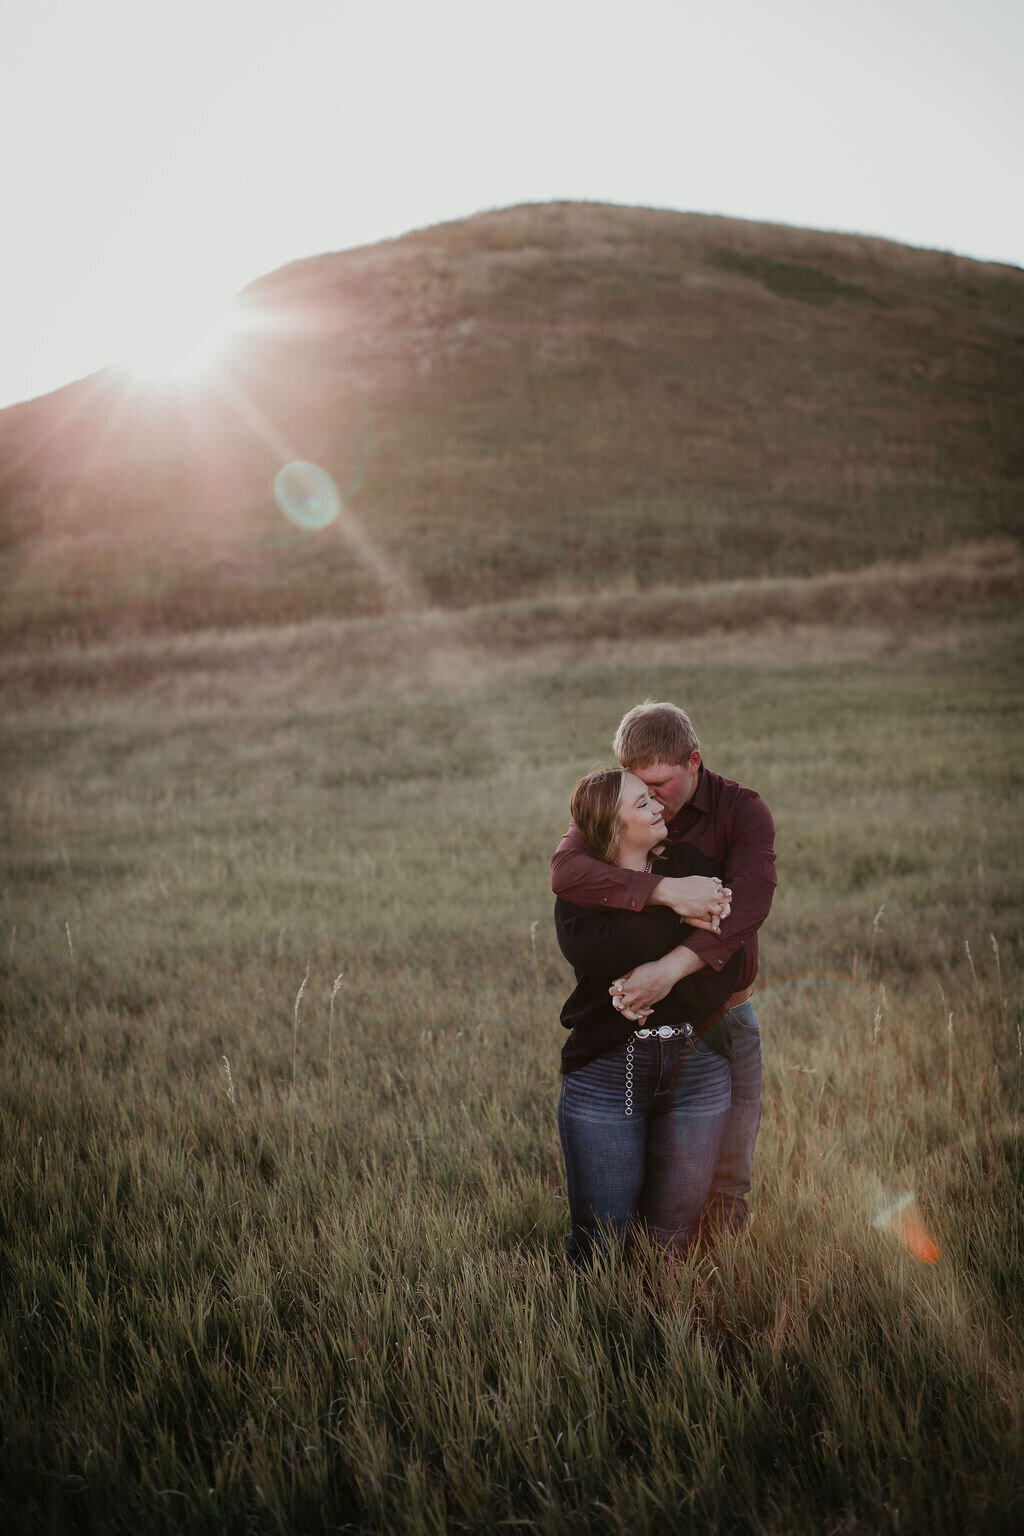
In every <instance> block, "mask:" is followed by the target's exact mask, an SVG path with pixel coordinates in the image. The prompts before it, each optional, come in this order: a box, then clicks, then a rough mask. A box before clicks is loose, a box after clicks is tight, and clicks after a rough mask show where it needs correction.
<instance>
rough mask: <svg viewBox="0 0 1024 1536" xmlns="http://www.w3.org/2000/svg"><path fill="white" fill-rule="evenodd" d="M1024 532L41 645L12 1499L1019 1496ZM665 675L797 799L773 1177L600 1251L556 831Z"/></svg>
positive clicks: (283, 1527)
mask: <svg viewBox="0 0 1024 1536" xmlns="http://www.w3.org/2000/svg"><path fill="white" fill-rule="evenodd" d="M769 275H772V274H769ZM990 553H991V552H990ZM1018 558H1019V557H1018V555H1017V554H1016V553H1015V552H1014V550H1013V549H1012V548H1010V547H1007V548H1005V549H1004V550H1003V554H1002V556H1001V557H1000V558H999V559H997V560H995V561H993V560H992V559H991V558H988V559H987V560H986V559H985V558H979V560H978V562H977V564H976V566H975V567H974V570H975V574H976V575H977V572H978V571H979V570H980V571H981V575H980V576H979V577H978V583H977V585H975V586H972V585H971V578H970V562H969V561H968V562H967V564H966V565H965V564H964V562H962V561H957V562H954V566H953V567H952V568H946V569H945V574H944V575H943V576H942V579H941V580H940V579H939V577H938V576H937V575H936V573H935V571H934V570H932V571H931V572H929V571H928V570H927V569H925V568H919V569H917V570H916V571H915V572H908V571H903V572H902V573H901V572H900V571H898V570H894V569H891V568H889V569H886V570H880V571H876V572H875V573H874V575H873V576H871V575H864V574H863V573H861V574H860V575H858V576H857V577H856V578H855V579H854V578H853V577H850V578H849V579H846V580H845V581H839V580H838V578H837V579H836V581H834V582H833V584H832V585H831V586H829V585H828V582H827V581H826V582H825V584H824V586H823V585H822V581H821V580H818V581H817V583H816V582H815V580H808V581H806V582H803V583H801V582H799V581H796V580H793V581H788V582H784V583H781V584H779V583H776V584H773V583H771V582H756V581H750V582H748V583H747V584H746V585H743V584H742V583H741V584H739V585H738V586H735V585H734V586H731V587H729V586H726V587H722V588H721V589H716V588H708V589H706V590H702V591H701V592H700V593H698V594H693V593H684V592H675V593H674V592H673V591H672V590H671V588H665V589H663V590H662V591H661V592H660V594H654V595H653V597H652V600H651V606H650V608H649V609H645V605H644V604H643V603H642V602H641V603H637V604H634V605H628V604H627V605H626V606H627V609H628V620H629V622H628V624H626V625H625V627H624V626H623V622H622V607H623V605H622V603H621V602H619V603H617V604H616V603H614V602H613V601H612V600H611V599H610V598H597V597H595V598H590V599H588V598H587V597H586V596H585V595H581V596H579V597H578V598H577V599H574V600H569V599H562V600H558V601H556V600H555V599H551V600H550V601H549V602H547V604H546V606H545V604H544V603H541V602H539V601H535V602H533V604H532V606H531V604H530V602H527V601H526V600H525V599H524V601H523V602H522V603H520V604H518V605H516V604H510V605H507V606H506V607H505V608H488V609H483V610H480V611H479V612H475V611H467V612H466V614H464V615H463V617H462V619H460V620H459V621H458V622H456V621H455V620H453V619H451V618H450V617H449V618H445V617H444V616H443V615H438V614H437V613H426V614H421V615H420V616H419V617H416V616H415V615H406V616H405V617H404V618H397V617H396V618H393V619H386V618H385V619H379V620H369V619H367V620H362V621H359V620H351V621H349V622H342V621H328V620H326V619H322V620H319V621H317V622H312V623H308V624H305V625H294V626H291V627H282V628H277V629H267V630H252V631H248V632H239V633H235V634H227V633H225V634H220V635H218V634H213V633H208V634H205V635H200V636H197V637H194V638H189V637H184V638H179V639H174V638H164V639H161V638H159V637H157V638H149V639H145V638H143V637H140V638H139V639H137V640H135V641H133V640H122V641H117V642H114V641H111V642H109V643H108V644H106V645H105V646H97V647H94V648H93V649H92V650H88V651H82V650H79V649H77V648H75V647H72V648H69V649H65V650H59V649H52V648H51V649H47V650H45V651H44V650H38V651H36V652H33V653H31V654H29V653H24V654H22V655H21V656H16V657H14V658H12V659H11V660H10V661H9V663H8V664H7V665H6V667H5V668H4V669H3V671H2V673H0V687H2V690H3V693H2V699H3V704H4V715H5V727H6V729H5V732H4V735H3V738H2V740H0V754H2V756H0V762H2V769H3V773H2V785H3V790H2V794H3V803H4V823H3V845H2V851H3V858H4V864H5V873H4V881H3V892H2V897H0V916H2V920H3V928H2V945H3V948H2V954H3V962H2V963H3V968H4V969H3V977H4V979H3V988H2V1008H3V1012H2V1019H3V1032H2V1041H0V1105H2V1116H0V1127H2V1130H0V1135H2V1142H3V1157H2V1162H0V1228H2V1248H0V1267H2V1287H0V1295H2V1308H3V1321H2V1329H3V1331H2V1335H0V1339H2V1343H0V1402H2V1404H3V1410H2V1417H3V1436H2V1444H0V1474H2V1488H0V1510H2V1512H3V1513H4V1516H5V1519H6V1524H7V1527H8V1528H9V1529H14V1530H18V1531H32V1532H34V1531H53V1532H62V1531H81V1532H86V1531H88V1532H98V1531H112V1532H114V1531H145V1532H147V1533H149V1532H153V1533H160V1532H176V1531H183V1530H188V1531H203V1532H206V1531H208V1532H210V1533H213V1532H230V1533H236V1532H237V1533H243V1532H281V1533H285V1532H319V1531H331V1530H350V1531H362V1532H371V1531H401V1532H410V1533H442V1532H447V1531H457V1530H466V1531H482V1530H485V1529H490V1528H508V1529H518V1530H523V1531H534V1530H536V1531H543V1532H552V1533H555V1532H565V1533H569V1532H577V1531H580V1530H582V1529H588V1530H594V1531H599V1532H609V1533H611V1532H616V1533H618V1532H621V1533H626V1532H637V1531H652V1532H663V1533H666V1536H668V1533H673V1532H679V1531H689V1530H692V1531H700V1532H710V1531H721V1532H744V1533H746V1532H750V1533H763V1536H769V1533H770V1536H775V1533H783V1532H787V1533H793V1532H805V1531H806V1532H812V1531H813V1532H822V1531H827V1532H833V1533H836V1536H839V1533H859V1532H883V1531H884V1532H888V1531H892V1532H897V1531H898V1532H900V1533H906V1532H928V1533H934V1532H936V1531H965V1532H968V1531H969V1532H1004V1531H1005V1532H1007V1533H1009V1532H1011V1531H1013V1532H1015V1531H1017V1530H1018V1529H1019V1528H1020V1525H1021V1522H1022V1521H1024V1471H1022V1466H1021V1458H1020V1448H1021V1445H1022V1444H1024V1422H1022V1418H1024V1412H1022V1402H1024V1392H1022V1388H1024V1345H1022V1341H1021V1334H1020V1329H1019V1317H1020V1312H1021V1305H1022V1302H1024V1275H1022V1248H1024V1216H1022V1203H1021V1185H1022V1182H1024V1141H1022V1138H1021V1125H1022V1116H1024V1102H1022V1056H1021V1021H1022V1001H1021V998H1022V989H1021V972H1022V960H1024V952H1022V950H1024V946H1022V937H1024V936H1022V930H1021V875H1020V871H1021V868H1022V863H1024V859H1022V853H1024V850H1022V847H1021V834H1020V824H1019V816H1018V813H1017V807H1018V806H1019V800H1020V791H1021V779H1022V770H1021V761H1022V750H1021V749H1022V742H1021V728H1020V711H1019V679H1020V664H1021V659H1022V657H1021V652H1022V642H1024V627H1022V624H1021V621H1020V617H1019V601H1018V598H1019V591H1018V589H1017V587H1016V586H1015V585H1014V584H1015V582H1017V581H1018V580H1019V577H1017V576H1015V575H1014V570H1015V568H1016V562H1017V560H1018ZM996 568H998V570H996ZM957 571H959V572H960V577H958V576H957V574H956V573H957ZM965 571H967V575H966V576H965V575H964V572H965ZM994 572H995V574H994ZM961 577H962V578H963V579H962V581H961V579H960V578H961ZM1007 583H1009V585H1007ZM965 593H966V594H967V595H966V596H965ZM681 610H682V611H684V612H685V614H686V618H685V619H681V618H680V617H679V614H680V611H681ZM740 614H742V616H743V617H742V619H738V618H737V615H740ZM645 696H654V697H659V696H661V697H669V698H673V699H676V700H678V701H679V702H681V703H684V704H686V705H687V707H689V708H690V710H691V711H692V713H693V715H694V718H695V721H696V722H697V725H698V728H699V731H700V734H701V737H702V741H703V744H704V748H705V755H706V758H707V760H708V762H709V763H710V764H711V766H713V767H714V768H716V769H718V770H719V771H721V772H724V773H726V774H728V775H730V776H734V777H737V778H739V779H741V780H743V781H745V782H748V783H752V784H754V785H755V786H756V787H757V788H759V789H760V790H761V792H762V794H763V795H764V796H765V798H766V799H767V800H768V802H769V804H770V805H771V807H772V809H773V811H774V813H775V817H776V823H777V829H778V850H779V878H780V884H779V891H778V896H777V899H776V903H775V906H774V909H773V912H772V914H771V916H770V919H769V921H768V924H767V925H766V928H765V931H764V937H763V963H762V975H761V982H760V987H759V995H758V1008H759V1013H760V1017H761V1023H762V1030H763V1036H764V1046H765V1058H766V1080H765V1096H764V1120H763V1126H762V1131H761V1137H760V1141H759V1150H758V1173H757V1185H756V1190H755V1215H754V1219H753V1223H752V1226H751V1228H750V1231H749V1233H748V1235H747V1236H745V1237H744V1238H743V1239H741V1240H733V1239H721V1240H719V1241H718V1242H717V1243H716V1244H715V1245H714V1247H712V1248H710V1249H709V1250H706V1251H704V1252H702V1253H700V1254H699V1255H697V1256H695V1257H694V1258H692V1259H691V1260H689V1261H688V1262H687V1263H685V1264H683V1265H681V1266H679V1267H678V1268H677V1269H676V1270H675V1271H672V1270H670V1269H669V1268H668V1267H667V1266H665V1265H664V1264H663V1263H662V1262H660V1261H659V1260H658V1259H657V1258H656V1257H655V1256H653V1255H647V1256H645V1257H643V1258H642V1259H641V1260H640V1261H638V1262H635V1263H631V1264H627V1263H624V1262H621V1261H620V1260H619V1259H616V1260H615V1261H614V1262H613V1263H611V1264H610V1265H609V1266H608V1267H607V1268H606V1269H604V1270H602V1271H600V1272H598V1273H597V1274H595V1275H594V1276H593V1277H592V1278H590V1279H581V1278H579V1277H577V1276H574V1275H571V1274H569V1273H567V1271H566V1268H565V1265H564V1262H563V1258H562V1245H563V1242H564V1237H565V1231H566V1225H567V1213H566V1202H565V1198H564V1192H563V1187H562V1171H561V1159H560V1153H559V1148H558V1140H557V1131H556V1125H555V1101H556V1095H557V1088H558V1051H559V1048H560V1045H561V1039H562V1032H561V1030H560V1028H559V1025H558V1019H557V1015H558V1009H559V1006H560V1003H561V1001H562V999H563V997H564V996H565V994H566V992H567V991H568V989H569V983H568V970H567V967H566V966H565V965H564V963H563V962H562V960H561V957H560V956H559V955H558V953H557V951H556V949H555V946H554V942H553V936H552V932H551V922H550V910H551V900H550V896H549V893H548V890H547V870H546V865H547V857H548V854H549V852H550V849H551V847H552V845H553V843H554V842H555V840H556V839H557V837H558V836H559V835H560V833H561V831H562V829H563V827H564V824H565V822H566V819H567V802H568V796H569V792H570V789H571V787H572V784H573V782H574V781H575V779H576V777H577V776H578V774H579V773H580V772H582V771H584V770H585V769H587V768H588V767H590V766H593V765H594V764H595V763H597V762H601V761H605V760H607V758H608V755H609V749H608V742H609V739H610V736H611V733H612V730H613V728H614V725H615V723H616V721H617V719H618V717H619V715H620V713H621V712H622V710H623V709H624V708H626V707H628V706H629V705H630V704H632V703H634V702H636V701H637V700H638V699H640V698H642V697H645ZM907 1193H913V1194H914V1195H915V1197H916V1202H917V1208H918V1210H919V1211H920V1213H921V1215H922V1219H923V1221H924V1223H925V1225H926V1227H927V1229H928V1231H929V1232H930V1234H931V1236H932V1238H933V1239H934V1241H935V1242H936V1243H937V1244H938V1245H939V1247H940V1249H941V1257H940V1258H939V1260H938V1262H936V1263H934V1264H932V1265H926V1264H924V1263H922V1262H920V1261H919V1260H918V1259H917V1258H915V1257H914V1255H913V1254H912V1253H911V1252H910V1251H908V1249H907V1248H906V1247H905V1246H903V1245H902V1244H901V1243H900V1242H899V1241H898V1240H897V1238H896V1237H895V1236H894V1235H893V1234H892V1233H891V1232H890V1231H887V1230H882V1229H878V1228H876V1227H875V1226H874V1225H873V1221H874V1219H875V1218H876V1216H877V1215H878V1213H879V1212H881V1211H882V1210H884V1209H885V1207H886V1206H887V1205H889V1204H891V1203H892V1202H893V1201H895V1200H897V1199H898V1198H899V1197H900V1196H902V1195H904V1194H907Z"/></svg>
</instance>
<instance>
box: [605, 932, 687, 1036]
mask: <svg viewBox="0 0 1024 1536" xmlns="http://www.w3.org/2000/svg"><path fill="white" fill-rule="evenodd" d="M703 969H704V961H703V960H702V959H701V958H700V956H699V955H695V954H694V952H693V950H692V949H687V947H686V945H685V944H680V945H679V947H678V948H677V949H673V950H670V951H669V953H668V954H667V955H662V957H661V959H660V960H648V961H647V963H646V965H638V966H637V967H636V969H635V970H632V971H630V972H629V973H628V975H626V976H620V977H619V978H618V979H617V980H616V981H613V982H612V984H611V986H610V987H609V988H608V991H609V993H610V995H611V999H612V1003H613V1005H614V1006H615V1007H616V1008H617V1009H618V1010H619V1012H620V1013H621V1014H622V1015H623V1016H624V1017H625V1018H627V1019H637V1020H639V1019H645V1018H646V1017H647V1015H648V1014H649V1013H651V1012H652V1010H653V1008H654V1005H655V1003H660V1002H661V1000H662V998H663V997H667V996H668V994H669V993H670V992H671V990H672V988H673V987H674V986H675V984H676V982H677V981H682V979H683V977H684V976H692V975H693V974H694V972H695V971H701V970H703Z"/></svg>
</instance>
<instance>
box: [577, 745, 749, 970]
mask: <svg viewBox="0 0 1024 1536" xmlns="http://www.w3.org/2000/svg"><path fill="white" fill-rule="evenodd" d="M668 835H669V840H670V841H671V842H676V841H680V842H687V843H692V844H693V845H694V847H696V848H699V849H700V850H701V852H702V853H705V854H706V855H707V856H708V858H709V859H711V860H712V861H713V862H714V865H715V869H716V870H717V871H718V875H719V877H720V879H721V880H722V881H723V882H724V883H725V884H726V885H728V886H730V887H731V888H732V911H731V912H730V913H729V916H728V917H727V918H726V920H725V922H724V923H723V924H722V931H721V933H705V932H704V931H703V930H702V929H700V928H695V929H691V930H690V932H689V933H688V935H687V938H686V947H687V949H690V950H692V951H693V953H694V954H695V955H699V956H700V958H701V959H702V960H703V961H704V963H705V964H706V965H710V966H711V967H712V968H713V969H714V970H716V971H720V970H721V969H722V966H723V965H724V964H725V962H726V961H727V960H728V959H729V958H730V956H732V955H734V954H735V953H736V951H737V949H739V948H741V947H742V949H743V953H744V964H743V968H742V970H741V972H740V975H739V977H738V979H737V982H736V990H737V991H743V989H744V988H746V987H749V986H750V985H751V983H752V982H753V980H754V977H755V976H756V975H757V930H758V929H759V928H760V926H761V924H762V923H763V922H764V920H765V918H766V917H767V916H768V912H769V909H770V907H771V904H772V897H773V896H774V895H775V885H776V875H775V824H774V822H773V821H772V817H771V812H770V811H769V809H768V807H767V806H766V805H765V803H764V801H763V800H762V799H761V796H760V795H759V794H757V793H756V792H755V791H754V790H752V789H744V787H743V785H742V784H736V783H735V782H734V781H733V780H732V779H723V778H722V777H721V775H720V774H717V773H712V772H711V770H710V769H709V768H705V767H704V766H703V765H702V766H701V770H700V778H699V779H698V781H697V788H696V789H695V790H694V793H693V797H692V799H691V800H690V801H689V802H688V803H687V804H686V805H684V806H683V808H682V810H681V811H679V812H678V813H677V814H676V815H675V816H673V818H672V820H671V821H670V822H669V828H668ZM660 879H661V876H660V875H656V874H652V875H648V874H644V873H643V872H642V871H641V870H637V869H619V867H618V866H617V865H615V864H605V863H603V862H602V860H601V859H595V858H594V856H593V854H592V853H591V852H590V846H589V844H588V843H587V841H586V839H585V838H584V836H583V833H582V832H581V831H580V830H579V828H578V827H576V826H575V825H570V827H569V830H568V832H566V834H565V836H564V837H563V838H562V841H561V842H560V843H559V845H558V847H557V848H556V849H555V852H554V855H553V857H552V860H551V889H552V890H553V891H554V893H555V895H556V896H561V897H563V898H564V899H565V900H566V901H574V902H576V904H577V905H578V906H581V907H605V906H607V907H619V908H622V909H623V910H625V911H627V912H628V911H639V909H640V908H641V907H643V906H645V905H646V903H647V898H648V897H649V896H650V894H651V892H652V891H653V889H654V887H655V886H656V885H657V884H658V881H659V880H660Z"/></svg>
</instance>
